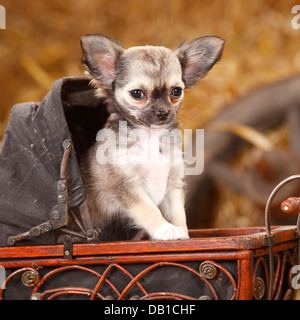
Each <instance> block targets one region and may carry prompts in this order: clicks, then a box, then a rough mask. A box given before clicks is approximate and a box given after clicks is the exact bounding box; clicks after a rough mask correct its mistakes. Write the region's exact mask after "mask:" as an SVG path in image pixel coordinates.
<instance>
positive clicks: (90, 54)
mask: <svg viewBox="0 0 300 320" xmlns="http://www.w3.org/2000/svg"><path fill="white" fill-rule="evenodd" d="M80 43H81V48H82V52H83V60H82V62H83V63H84V64H85V65H86V67H87V71H88V72H89V74H90V75H91V76H92V77H93V78H94V79H95V80H96V81H97V82H98V83H97V84H98V85H99V86H100V87H101V88H102V89H109V88H111V84H112V82H113V80H114V79H115V76H116V62H117V60H118V58H119V57H120V55H121V54H122V53H123V52H124V48H123V46H122V45H121V43H119V42H117V41H115V40H111V39H109V38H108V37H106V36H103V35H101V34H97V33H95V34H86V35H85V36H83V37H81V38H80Z"/></svg>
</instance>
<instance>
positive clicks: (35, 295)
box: [30, 292, 42, 300]
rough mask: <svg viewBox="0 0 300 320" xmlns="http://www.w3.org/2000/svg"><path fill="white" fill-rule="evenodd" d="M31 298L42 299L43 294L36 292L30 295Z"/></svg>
mask: <svg viewBox="0 0 300 320" xmlns="http://www.w3.org/2000/svg"><path fill="white" fill-rule="evenodd" d="M30 300H42V295H41V294H40V293H38V292H36V293H34V294H33V295H32V296H31V297H30Z"/></svg>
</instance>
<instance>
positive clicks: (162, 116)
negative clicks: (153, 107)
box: [155, 110, 170, 121]
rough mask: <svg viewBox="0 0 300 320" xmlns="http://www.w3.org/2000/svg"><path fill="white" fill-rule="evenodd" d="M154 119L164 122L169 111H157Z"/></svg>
mask: <svg viewBox="0 0 300 320" xmlns="http://www.w3.org/2000/svg"><path fill="white" fill-rule="evenodd" d="M155 114H156V117H157V118H158V119H159V120H161V121H165V120H167V119H168V117H169V114H170V111H169V110H158V111H156V113H155Z"/></svg>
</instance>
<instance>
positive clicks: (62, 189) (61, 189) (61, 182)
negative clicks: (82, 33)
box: [57, 180, 66, 191]
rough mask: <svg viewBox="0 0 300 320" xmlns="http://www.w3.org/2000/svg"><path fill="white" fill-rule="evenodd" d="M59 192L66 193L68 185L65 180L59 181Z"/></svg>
mask: <svg viewBox="0 0 300 320" xmlns="http://www.w3.org/2000/svg"><path fill="white" fill-rule="evenodd" d="M57 190H58V191H65V190H66V183H65V181H64V180H58V181H57Z"/></svg>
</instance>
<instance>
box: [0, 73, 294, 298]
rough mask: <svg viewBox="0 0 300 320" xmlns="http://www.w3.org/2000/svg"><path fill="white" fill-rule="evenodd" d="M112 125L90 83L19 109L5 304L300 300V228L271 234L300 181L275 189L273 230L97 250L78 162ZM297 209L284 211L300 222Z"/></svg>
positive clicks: (11, 148)
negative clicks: (278, 205) (279, 201)
mask: <svg viewBox="0 0 300 320" xmlns="http://www.w3.org/2000/svg"><path fill="white" fill-rule="evenodd" d="M107 116H108V114H107V112H106V110H105V108H103V106H102V105H101V102H99V101H97V100H96V99H95V98H94V94H93V89H92V88H91V87H90V86H89V80H88V79H87V78H85V77H79V78H63V79H60V80H57V81H56V82H55V83H54V85H53V88H52V90H51V91H50V92H49V93H48V95H47V96H46V97H45V98H44V100H43V101H42V102H40V103H25V104H18V105H15V106H14V107H13V109H12V112H11V116H10V119H9V123H8V125H7V129H6V132H5V136H4V140H3V141H2V146H1V150H0V172H1V173H0V175H1V180H0V194H1V196H0V285H1V289H0V299H7V300H9V299H24V300H25V299H32V300H45V299H100V300H124V299H126V300H129V299H131V300H162V299H172V300H198V299H200V300H210V299H222V300H228V299H232V300H243V299H257V300H261V299H292V298H293V297H294V295H295V288H296V287H297V283H296V282H295V281H293V279H294V278H293V276H295V273H296V272H295V269H293V268H294V266H296V265H298V264H299V263H298V260H297V259H298V248H299V245H298V235H299V230H298V229H299V224H298V226H276V227H271V226H270V219H269V216H270V212H269V207H270V205H271V202H272V199H273V197H274V195H275V194H276V193H277V191H278V190H279V189H281V188H282V187H284V186H285V185H286V184H287V183H288V182H289V181H291V180H294V179H298V178H299V177H298V176H292V177H290V178H287V179H285V180H284V181H283V182H281V183H280V184H279V185H278V186H277V188H275V189H274V191H273V193H272V194H271V196H270V198H269V201H268V202H267V205H266V227H249V228H231V229H202V230H190V239H188V240H176V241H148V240H145V241H126V242H121V241H118V242H97V238H98V236H99V233H100V232H101V230H95V229H94V228H93V226H92V223H91V220H90V216H89V212H88V209H87V206H86V201H85V199H86V194H85V191H84V187H83V184H82V180H81V177H80V173H79V169H78V162H77V161H78V160H77V159H78V157H80V155H81V154H83V153H84V151H85V150H86V149H85V148H88V147H89V146H90V145H91V144H92V143H93V141H94V140H95V136H96V133H97V130H99V128H100V127H101V125H104V123H105V121H106V119H107ZM297 204H298V202H297V199H296V200H295V199H292V200H288V202H285V204H284V206H283V208H285V209H286V210H287V208H288V210H287V211H295V212H296V213H298V212H297V208H296V207H297ZM76 208H77V209H78V210H77V211H76V212H77V213H75V211H74V210H75V209H76ZM71 220H72V221H73V222H75V223H76V225H77V228H76V230H74V229H72V228H69V224H70V221H71ZM78 230H79V231H78Z"/></svg>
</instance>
